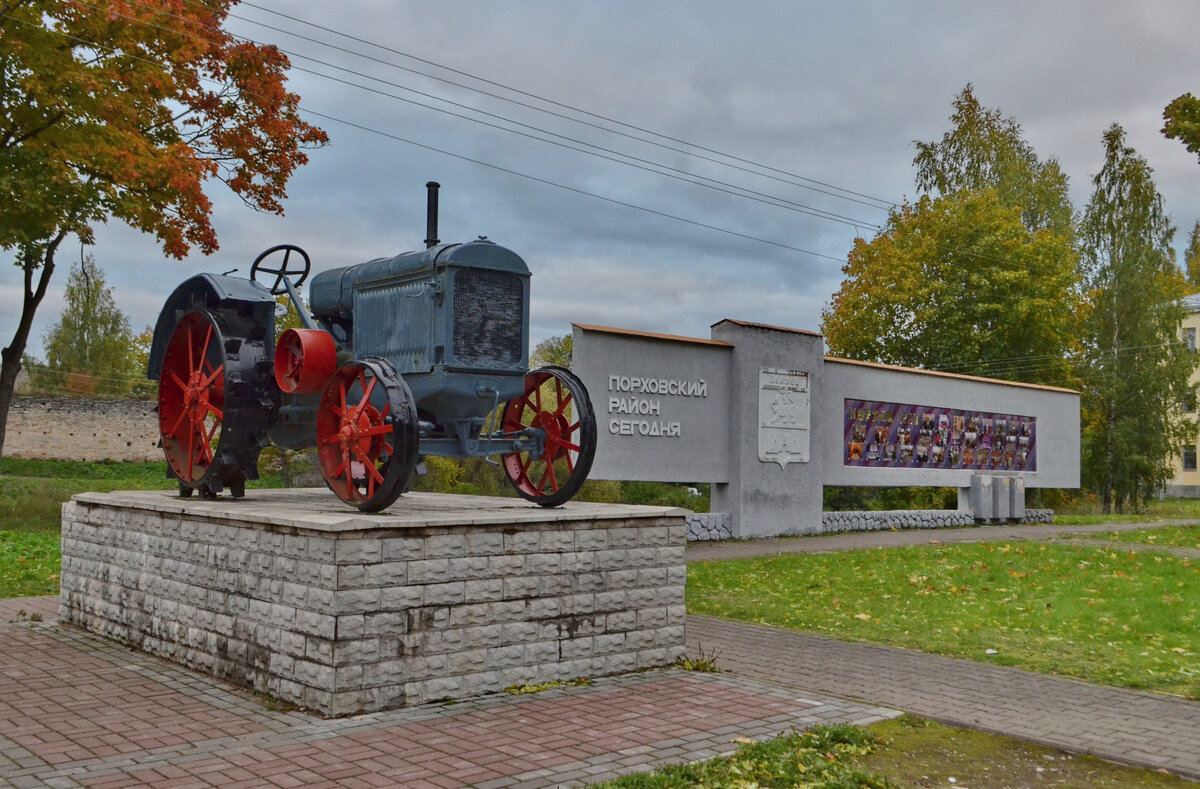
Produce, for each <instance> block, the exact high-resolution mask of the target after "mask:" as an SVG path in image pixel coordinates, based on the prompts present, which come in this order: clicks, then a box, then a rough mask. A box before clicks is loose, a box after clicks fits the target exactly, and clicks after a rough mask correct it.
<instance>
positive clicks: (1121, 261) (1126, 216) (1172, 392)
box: [1080, 123, 1197, 512]
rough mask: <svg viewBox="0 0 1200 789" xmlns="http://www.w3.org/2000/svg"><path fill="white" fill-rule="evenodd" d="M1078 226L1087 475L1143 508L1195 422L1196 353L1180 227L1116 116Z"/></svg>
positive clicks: (1118, 505)
mask: <svg viewBox="0 0 1200 789" xmlns="http://www.w3.org/2000/svg"><path fill="white" fill-rule="evenodd" d="M1104 153H1105V157H1104V167H1103V169H1101V171H1100V173H1099V174H1097V175H1096V177H1095V179H1094V180H1093V185H1094V189H1093V191H1092V196H1091V200H1090V201H1089V202H1088V205H1087V209H1086V210H1085V212H1084V215H1083V219H1082V222H1081V227H1080V242H1081V245H1082V254H1083V269H1084V272H1085V277H1086V285H1087V298H1088V307H1089V309H1088V310H1087V317H1086V319H1085V330H1084V334H1083V340H1084V342H1083V359H1084V363H1085V373H1084V375H1085V376H1086V380H1085V384H1086V386H1085V388H1084V392H1083V403H1082V406H1083V412H1084V437H1083V465H1084V473H1085V478H1086V480H1087V482H1088V484H1089V485H1090V487H1092V489H1094V490H1097V491H1098V492H1099V494H1100V497H1101V502H1102V504H1103V508H1104V511H1105V512H1110V511H1112V509H1113V508H1115V509H1116V510H1117V512H1122V511H1124V508H1125V506H1126V505H1132V506H1133V507H1134V508H1137V507H1138V505H1139V504H1140V502H1142V501H1145V500H1146V499H1147V498H1148V497H1149V496H1151V495H1153V494H1154V493H1156V492H1157V491H1158V490H1160V489H1161V488H1162V486H1163V485H1164V484H1166V482H1167V481H1168V480H1170V478H1171V476H1172V471H1171V464H1170V460H1171V458H1172V457H1173V456H1174V455H1175V454H1176V453H1178V452H1179V450H1180V447H1181V445H1182V444H1183V443H1184V442H1185V441H1194V440H1195V432H1196V428H1195V426H1194V425H1193V424H1192V423H1191V422H1190V421H1189V420H1186V419H1184V418H1183V416H1182V404H1183V403H1184V402H1185V401H1186V399H1187V398H1189V397H1190V396H1191V392H1192V388H1191V384H1190V378H1191V375H1192V372H1193V371H1194V370H1195V368H1196V360H1197V356H1196V354H1194V353H1191V352H1189V351H1188V350H1187V347H1186V346H1185V345H1184V343H1182V342H1181V341H1180V338H1179V324H1180V322H1181V321H1182V319H1183V317H1184V309H1183V307H1182V305H1181V304H1180V301H1179V300H1180V298H1181V297H1182V296H1183V295H1184V293H1185V286H1184V280H1183V277H1182V275H1181V273H1180V271H1179V269H1178V267H1177V266H1176V265H1175V259H1174V252H1173V251H1172V249H1171V240H1172V237H1173V235H1174V228H1173V227H1172V226H1171V222H1170V219H1169V218H1168V217H1167V214H1166V211H1165V210H1164V208H1163V201H1162V196H1161V195H1159V193H1158V191H1157V189H1156V188H1155V185H1154V180H1153V178H1152V170H1151V168H1150V166H1149V165H1148V164H1147V163H1146V160H1145V159H1143V158H1142V157H1141V156H1139V155H1138V154H1137V153H1136V152H1135V151H1134V150H1133V148H1131V147H1129V146H1127V145H1126V144H1125V132H1124V130H1123V129H1122V128H1121V127H1120V126H1119V125H1118V124H1115V123H1114V124H1113V125H1112V126H1111V127H1109V129H1108V130H1107V131H1105V133H1104Z"/></svg>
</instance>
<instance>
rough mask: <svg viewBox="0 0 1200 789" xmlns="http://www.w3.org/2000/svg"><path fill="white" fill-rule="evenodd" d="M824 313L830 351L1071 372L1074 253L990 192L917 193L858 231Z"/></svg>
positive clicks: (944, 366)
mask: <svg viewBox="0 0 1200 789" xmlns="http://www.w3.org/2000/svg"><path fill="white" fill-rule="evenodd" d="M842 271H843V273H844V274H845V279H844V280H843V282H842V285H841V288H840V289H839V290H838V292H837V293H835V294H834V296H833V301H832V304H831V306H830V308H829V309H827V310H826V311H825V312H824V313H823V314H822V321H821V330H822V332H823V333H824V334H825V339H826V341H827V342H828V344H829V349H830V352H831V353H834V354H836V355H840V356H845V357H848V358H853V359H860V360H863V361H874V362H881V363H885V364H899V365H908V366H914V367H925V368H932V369H938V370H950V371H956V372H963V373H970V374H977V375H985V376H989V377H995V378H1005V379H1011V380H1021V381H1030V382H1036V383H1045V384H1059V385H1061V384H1065V383H1068V382H1069V380H1070V368H1069V363H1068V362H1067V360H1066V357H1067V355H1068V349H1069V347H1070V345H1071V343H1072V341H1073V338H1074V337H1075V325H1074V320H1075V315H1076V313H1077V309H1076V302H1077V297H1076V295H1075V294H1076V288H1075V283H1076V256H1075V253H1074V251H1073V248H1072V246H1071V244H1070V243H1069V241H1068V240H1067V238H1065V237H1064V236H1063V235H1062V234H1059V233H1055V232H1052V231H1050V230H1047V229H1043V230H1039V231H1037V232H1034V233H1030V232H1029V231H1028V230H1027V229H1026V228H1025V226H1024V225H1023V223H1022V218H1021V211H1020V209H1019V208H1017V207H1006V206H1004V205H1003V204H1002V202H1001V200H1000V198H999V196H998V195H997V193H996V192H995V191H994V190H991V189H987V190H984V191H980V192H962V193H957V194H954V195H950V196H946V197H938V198H936V199H935V198H931V197H928V196H926V197H922V198H921V199H920V200H919V201H918V202H917V203H916V204H915V205H910V204H905V205H903V206H900V207H899V208H897V209H895V210H894V211H893V212H892V214H891V216H890V217H889V219H888V224H887V226H886V227H885V228H884V230H883V231H882V232H880V233H879V235H878V236H876V237H875V238H874V239H873V240H872V241H869V242H868V241H865V240H863V239H861V238H860V239H857V240H856V241H855V245H854V249H853V250H852V251H851V252H850V254H849V256H848V258H847V261H846V265H845V266H844V267H843V268H842Z"/></svg>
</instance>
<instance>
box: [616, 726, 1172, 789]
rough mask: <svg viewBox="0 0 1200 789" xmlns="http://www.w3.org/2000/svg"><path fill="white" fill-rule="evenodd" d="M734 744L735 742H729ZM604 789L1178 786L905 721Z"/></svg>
mask: <svg viewBox="0 0 1200 789" xmlns="http://www.w3.org/2000/svg"><path fill="white" fill-rule="evenodd" d="M735 741H736V740H735ZM595 786H596V787H603V788H604V789H712V788H713V787H745V788H747V789H748V788H749V787H761V789H768V788H769V787H781V788H782V787H805V788H806V789H867V788H868V787H887V788H888V789H909V788H910V787H931V786H946V787H954V786H961V787H970V788H971V789H1011V787H1016V786H1022V787H1023V786H1029V787H1036V786H1046V787H1051V786H1056V787H1076V788H1077V789H1184V787H1192V786H1195V784H1194V783H1192V782H1190V781H1187V780H1185V779H1183V778H1179V777H1178V776H1174V775H1166V774H1163V773H1159V772H1155V771H1152V770H1143V769H1138V768H1134V767H1123V766H1121V765H1117V764H1112V763H1111V762H1105V761H1102V760H1100V759H1095V758H1092V757H1090V756H1075V755H1073V754H1069V753H1065V752H1063V751H1059V750H1055V749H1053V748H1046V747H1043V746H1040V745H1034V744H1032V743H1027V742H1021V741H1020V740H1014V739H1011V738H1008V737H1001V736H999V735H995V734H984V733H983V732H977V731H969V730H966V729H957V728H954V727H950V726H942V725H940V724H937V723H933V722H931V721H927V720H923V719H921V718H914V717H911V716H908V715H905V716H902V717H900V718H897V719H896V720H890V721H884V722H882V723H876V724H874V725H873V726H869V727H868V728H866V729H861V728H857V727H854V726H845V725H842V726H819V727H816V728H815V729H813V730H811V731H810V732H809V733H808V734H803V735H796V734H790V735H785V736H782V737H779V738H777V739H775V740H771V741H768V742H764V743H755V744H746V745H743V746H742V747H741V748H739V749H738V751H737V753H735V754H733V755H732V756H727V757H721V758H717V759H713V760H711V761H708V762H703V763H699V764H689V765H680V766H671V767H663V768H660V769H658V770H656V771H654V772H652V773H645V774H641V775H630V776H626V777H624V778H620V779H617V780H615V781H609V782H607V783H603V784H596V785H595Z"/></svg>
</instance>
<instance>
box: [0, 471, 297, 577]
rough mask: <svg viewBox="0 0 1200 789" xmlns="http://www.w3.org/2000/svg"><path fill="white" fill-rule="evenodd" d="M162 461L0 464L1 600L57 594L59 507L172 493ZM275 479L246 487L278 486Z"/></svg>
mask: <svg viewBox="0 0 1200 789" xmlns="http://www.w3.org/2000/svg"><path fill="white" fill-rule="evenodd" d="M165 468H166V465H165V463H162V462H159V463H86V462H78V461H65V460H22V459H19V458H3V459H2V460H0V597H29V596H34V595H44V594H57V593H58V573H59V566H60V562H61V555H60V550H59V542H60V537H59V527H60V525H61V522H62V505H63V502H65V501H68V500H69V499H70V498H71V496H73V495H75V494H76V493H83V492H86V491H97V492H100V493H105V492H108V491H110V490H159V489H162V490H172V489H174V488H175V481H174V480H170V479H167V478H166V473H165ZM278 485H279V480H278V478H270V477H269V478H267V479H265V480H259V481H258V482H254V483H251V485H250V486H251V487H277V486H278Z"/></svg>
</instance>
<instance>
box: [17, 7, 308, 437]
mask: <svg viewBox="0 0 1200 789" xmlns="http://www.w3.org/2000/svg"><path fill="white" fill-rule="evenodd" d="M235 3H236V0H203V1H201V0H128V1H126V2H123V1H122V0H104V2H84V1H83V0H0V202H2V203H3V205H4V210H3V211H2V212H0V249H4V250H6V251H8V252H10V253H11V254H12V255H13V256H14V263H15V265H16V266H18V267H19V268H20V269H21V270H22V273H23V275H24V296H23V300H22V304H21V315H20V320H19V323H18V326H17V330H16V332H15V334H14V336H13V339H12V341H11V343H10V344H9V345H8V346H7V347H6V348H4V349H3V351H2V353H0V355H2V359H3V363H2V365H0V452H2V451H3V447H4V424H5V422H6V420H7V416H8V409H9V404H10V402H11V398H12V392H13V388H14V385H15V383H16V377H17V373H18V372H19V370H20V364H21V356H22V353H23V352H24V350H25V346H26V343H27V340H28V337H29V331H30V327H31V325H32V323H33V317H34V313H35V312H36V310H37V308H38V306H39V305H40V304H41V302H42V299H43V298H44V297H45V295H46V290H47V287H48V285H49V282H50V278H51V275H52V274H53V272H54V268H55V255H56V254H57V252H58V250H59V248H60V247H61V245H62V244H63V242H64V241H65V240H67V239H68V238H71V237H74V238H77V239H78V240H79V241H80V243H82V244H89V243H91V242H92V240H93V232H92V228H93V226H94V225H95V223H97V222H104V221H107V220H108V219H109V218H110V217H115V218H117V219H121V220H123V221H125V222H126V223H128V224H129V225H131V226H133V227H136V228H138V229H140V230H142V231H144V232H147V233H153V234H154V235H155V236H156V237H157V238H158V240H159V241H160V243H161V244H162V247H163V250H164V251H165V252H166V253H167V254H168V255H171V256H172V257H176V258H180V257H183V256H184V255H185V254H186V253H187V252H188V251H189V249H191V248H192V247H196V248H198V249H200V250H201V251H202V252H204V253H206V254H208V253H211V252H213V251H214V250H216V249H217V237H216V233H215V232H214V230H213V227H212V225H211V223H210V221H209V217H210V214H211V211H212V204H211V202H210V201H209V199H208V197H207V196H206V195H205V192H204V189H205V187H206V186H207V185H208V184H210V183H211V182H212V181H213V180H218V181H222V182H224V183H225V185H226V186H228V187H229V188H230V189H232V190H233V192H234V193H236V194H237V195H238V196H239V197H241V198H242V200H243V201H244V202H245V203H246V204H247V205H248V206H250V207H251V208H254V209H257V210H261V211H270V212H273V213H282V212H283V207H282V203H281V201H282V199H283V198H284V197H285V196H286V195H285V186H286V184H287V181H288V178H289V177H290V176H291V174H292V173H293V172H294V171H295V169H296V168H297V167H299V166H300V165H302V164H304V163H305V162H306V161H307V160H308V159H307V155H306V154H305V149H307V148H309V147H312V146H317V145H321V144H323V143H325V142H326V141H327V137H326V135H325V133H324V132H323V131H321V130H320V129H319V128H316V127H315V126H312V125H310V124H308V123H305V122H304V121H303V120H302V119H301V118H300V114H299V97H298V96H297V95H296V94H294V93H291V92H289V91H288V90H287V88H286V73H287V69H288V66H289V64H288V61H287V58H285V57H284V55H283V54H282V53H281V52H279V51H278V50H277V49H276V48H274V47H271V46H264V45H260V44H255V43H250V42H246V41H241V40H239V39H237V38H235V37H234V36H232V35H231V34H230V33H228V32H226V31H225V30H224V28H223V25H224V23H225V21H226V17H227V15H228V13H229V11H230V9H231V8H232V6H233V5H235Z"/></svg>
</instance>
